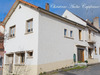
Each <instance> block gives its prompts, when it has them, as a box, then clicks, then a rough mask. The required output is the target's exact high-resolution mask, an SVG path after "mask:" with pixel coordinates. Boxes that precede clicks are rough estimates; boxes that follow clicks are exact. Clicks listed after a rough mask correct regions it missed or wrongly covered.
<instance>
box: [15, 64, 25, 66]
mask: <svg viewBox="0 0 100 75" xmlns="http://www.w3.org/2000/svg"><path fill="white" fill-rule="evenodd" d="M14 65H15V66H24V65H25V64H14Z"/></svg>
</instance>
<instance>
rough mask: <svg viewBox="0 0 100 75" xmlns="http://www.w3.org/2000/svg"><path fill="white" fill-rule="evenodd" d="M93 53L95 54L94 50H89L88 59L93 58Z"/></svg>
mask: <svg viewBox="0 0 100 75" xmlns="http://www.w3.org/2000/svg"><path fill="white" fill-rule="evenodd" d="M92 52H93V49H92V48H89V49H88V58H92Z"/></svg>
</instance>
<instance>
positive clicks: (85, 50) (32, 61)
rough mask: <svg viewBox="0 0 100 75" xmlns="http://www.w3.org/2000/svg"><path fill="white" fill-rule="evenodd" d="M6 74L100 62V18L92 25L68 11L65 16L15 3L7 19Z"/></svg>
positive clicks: (35, 73)
mask: <svg viewBox="0 0 100 75" xmlns="http://www.w3.org/2000/svg"><path fill="white" fill-rule="evenodd" d="M3 24H4V25H5V38H6V39H5V40H4V48H5V54H4V68H3V75H6V74H19V73H20V75H25V74H26V75H27V74H28V75H39V73H41V72H48V71H52V70H55V69H59V68H62V67H68V66H73V65H74V64H75V63H78V62H85V61H88V63H89V64H92V63H98V62H100V42H99V41H100V30H99V21H98V17H96V18H94V22H93V23H90V22H88V21H85V20H83V19H82V18H80V17H78V16H76V15H74V14H73V13H71V12H69V11H68V10H66V11H65V12H64V14H63V15H62V16H59V15H57V14H54V13H52V12H50V11H49V4H46V9H43V8H41V7H37V6H35V5H32V4H30V3H28V2H26V1H23V0H16V2H15V3H14V5H13V6H12V8H11V9H10V11H9V13H8V15H7V16H6V17H5V19H4V21H3Z"/></svg>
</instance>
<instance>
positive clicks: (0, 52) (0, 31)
mask: <svg viewBox="0 0 100 75" xmlns="http://www.w3.org/2000/svg"><path fill="white" fill-rule="evenodd" d="M3 44H4V26H2V24H1V23H0V71H1V70H2V68H3V58H4V45H3Z"/></svg>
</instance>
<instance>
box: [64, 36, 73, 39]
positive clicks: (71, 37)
mask: <svg viewBox="0 0 100 75" xmlns="http://www.w3.org/2000/svg"><path fill="white" fill-rule="evenodd" d="M64 38H69V39H74V38H73V37H68V36H64Z"/></svg>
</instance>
